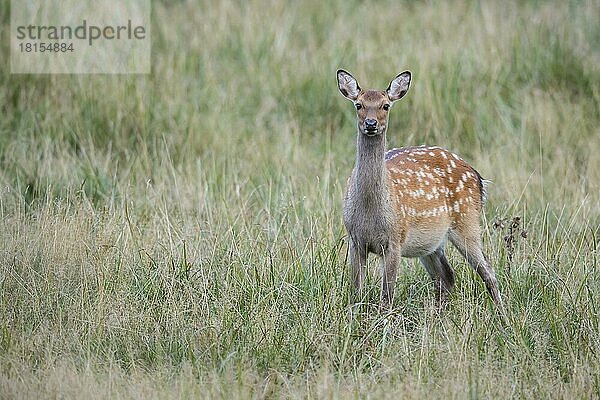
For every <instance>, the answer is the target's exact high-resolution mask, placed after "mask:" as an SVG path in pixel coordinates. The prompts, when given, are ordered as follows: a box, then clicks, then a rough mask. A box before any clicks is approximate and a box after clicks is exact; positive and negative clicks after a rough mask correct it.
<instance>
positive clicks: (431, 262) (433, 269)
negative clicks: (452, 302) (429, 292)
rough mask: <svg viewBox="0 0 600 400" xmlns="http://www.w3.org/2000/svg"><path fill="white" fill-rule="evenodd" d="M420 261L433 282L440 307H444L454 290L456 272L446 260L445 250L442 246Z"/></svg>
mask: <svg viewBox="0 0 600 400" xmlns="http://www.w3.org/2000/svg"><path fill="white" fill-rule="evenodd" d="M419 260H421V263H422V264H423V266H425V269H426V270H427V272H428V273H429V276H431V279H432V280H433V283H434V285H435V294H436V299H437V302H438V305H440V306H441V305H443V304H444V303H446V302H447V301H448V295H449V294H450V292H452V289H453V288H454V271H453V270H452V267H451V266H450V264H449V263H448V260H447V259H446V256H445V254H444V248H443V247H441V246H440V247H438V248H437V249H436V250H435V251H434V252H433V253H431V254H429V255H426V256H424V257H420V258H419Z"/></svg>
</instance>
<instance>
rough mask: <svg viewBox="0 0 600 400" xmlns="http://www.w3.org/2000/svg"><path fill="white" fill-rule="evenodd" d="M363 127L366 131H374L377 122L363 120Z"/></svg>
mask: <svg viewBox="0 0 600 400" xmlns="http://www.w3.org/2000/svg"><path fill="white" fill-rule="evenodd" d="M365 127H366V128H367V129H375V128H376V127H377V120H375V119H372V118H367V119H365Z"/></svg>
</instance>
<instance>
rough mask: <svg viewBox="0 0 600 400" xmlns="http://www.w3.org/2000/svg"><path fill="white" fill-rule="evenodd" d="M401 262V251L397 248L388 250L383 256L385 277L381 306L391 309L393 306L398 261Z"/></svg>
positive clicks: (382, 262)
mask: <svg viewBox="0 0 600 400" xmlns="http://www.w3.org/2000/svg"><path fill="white" fill-rule="evenodd" d="M399 262H400V252H399V251H397V250H394V251H388V252H387V253H384V254H383V257H382V258H381V265H382V267H383V271H382V272H383V274H382V275H383V278H382V282H381V307H382V309H389V308H391V306H392V301H393V299H394V289H395V287H396V273H397V271H398V263H399Z"/></svg>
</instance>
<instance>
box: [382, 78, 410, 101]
mask: <svg viewBox="0 0 600 400" xmlns="http://www.w3.org/2000/svg"><path fill="white" fill-rule="evenodd" d="M410 78H411V74H410V71H404V72H402V73H401V74H398V75H397V76H396V77H395V78H394V79H392V81H391V82H390V86H388V88H387V94H388V97H389V98H390V100H391V101H397V100H400V99H401V98H402V97H404V95H405V94H406V92H408V88H409V87H410Z"/></svg>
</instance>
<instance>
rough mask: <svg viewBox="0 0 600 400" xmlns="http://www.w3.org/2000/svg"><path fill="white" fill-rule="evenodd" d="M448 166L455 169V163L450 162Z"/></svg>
mask: <svg viewBox="0 0 600 400" xmlns="http://www.w3.org/2000/svg"><path fill="white" fill-rule="evenodd" d="M450 166H451V167H452V168H456V163H455V162H454V160H450Z"/></svg>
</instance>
